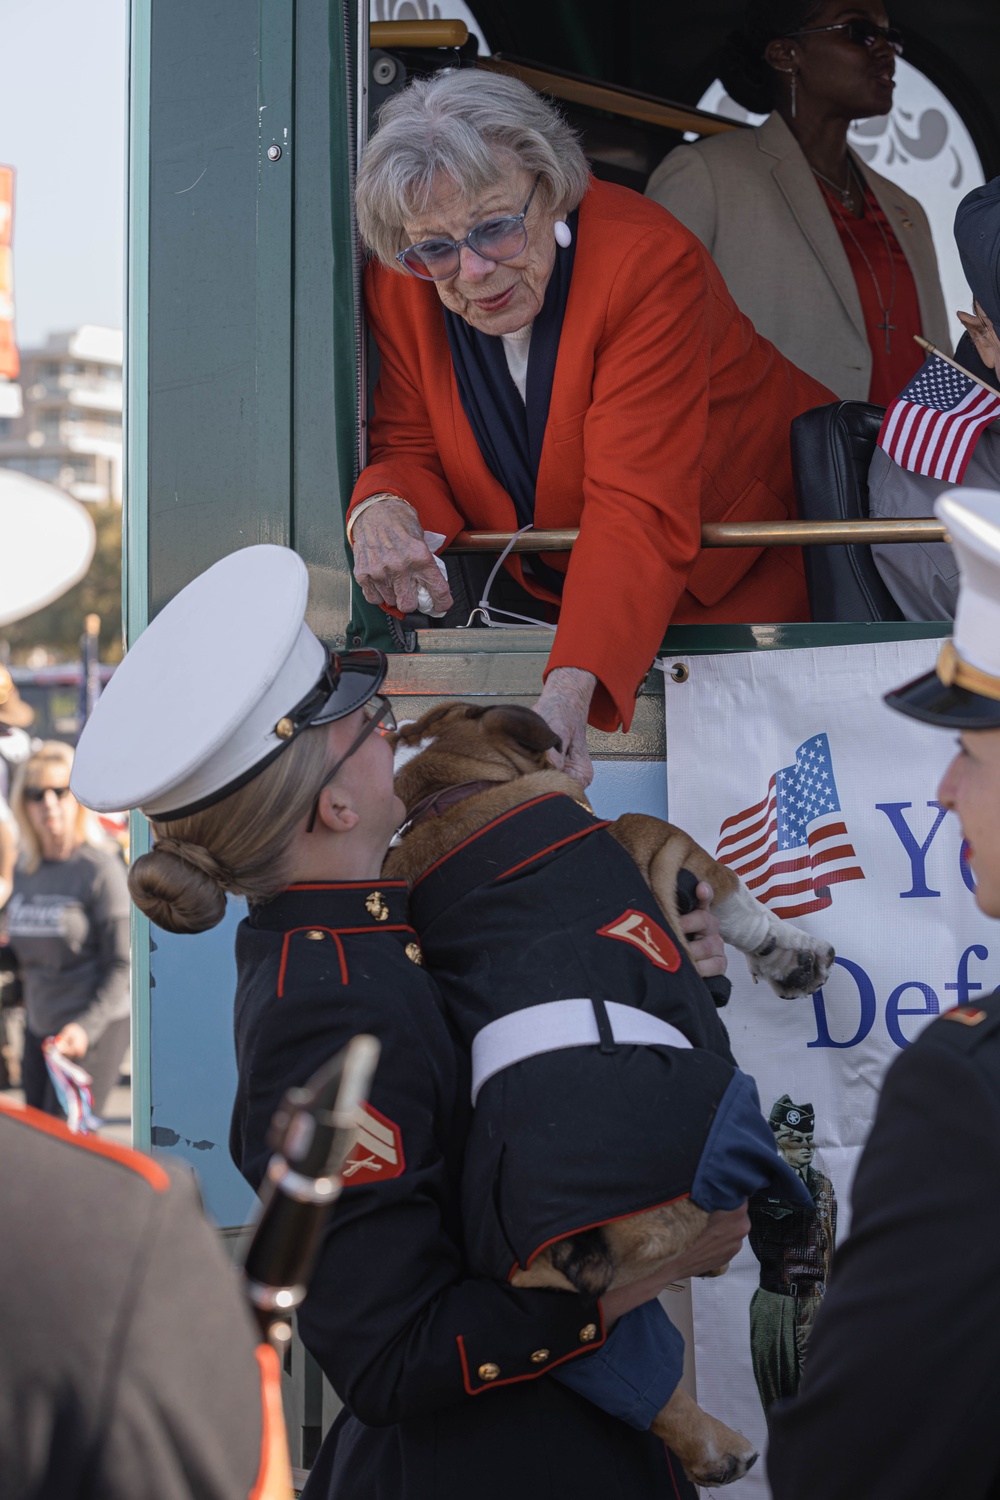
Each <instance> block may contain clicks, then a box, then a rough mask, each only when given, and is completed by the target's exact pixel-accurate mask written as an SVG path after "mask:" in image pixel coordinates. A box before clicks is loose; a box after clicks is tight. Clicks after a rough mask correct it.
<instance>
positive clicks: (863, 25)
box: [788, 19, 903, 57]
mask: <svg viewBox="0 0 1000 1500" xmlns="http://www.w3.org/2000/svg"><path fill="white" fill-rule="evenodd" d="M821 31H846V32H847V40H848V41H849V42H853V43H854V44H855V46H856V47H868V48H869V49H870V48H872V47H874V45H875V43H876V42H887V43H888V44H889V46H890V47H891V48H892V50H893V52H895V54H896V56H897V57H902V55H903V33H902V32H901V31H900V30H899V28H898V27H897V26H876V25H875V22H874V21H863V20H861V19H858V20H855V21H840V22H838V24H837V25H836V26H811V27H809V29H808V30H807V31H790V32H788V35H789V36H817V35H818V34H819V33H820V32H821Z"/></svg>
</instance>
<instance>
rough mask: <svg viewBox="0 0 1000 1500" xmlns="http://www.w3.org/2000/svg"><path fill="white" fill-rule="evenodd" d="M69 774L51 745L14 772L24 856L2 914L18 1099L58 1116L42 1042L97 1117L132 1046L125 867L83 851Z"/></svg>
mask: <svg viewBox="0 0 1000 1500" xmlns="http://www.w3.org/2000/svg"><path fill="white" fill-rule="evenodd" d="M72 768H73V751H72V749H71V748H70V746H69V745H64V744H60V743H59V742H58V741H49V742H47V743H46V744H44V745H42V747H41V749H40V750H37V751H36V752H35V754H34V755H32V757H31V758H30V760H28V761H26V762H25V764H24V765H23V766H21V767H20V768H19V774H18V776H17V780H16V782H15V785H14V792H13V796H12V798H11V806H12V808H13V811H14V814H15V816H16V817H17V821H18V825H19V827H20V832H21V840H22V855H21V860H20V862H19V864H18V867H17V869H16V871H15V874H14V893H13V895H12V896H11V898H10V902H9V903H8V906H7V909H6V912H5V914H4V915H5V918H6V926H7V934H8V939H9V942H10V945H11V947H12V948H13V949H14V952H15V953H16V954H17V957H18V960H19V963H20V967H21V976H22V985H23V989H24V1004H25V1031H24V1064H23V1070H24V1077H23V1082H24V1093H25V1098H26V1100H27V1102H28V1104H32V1105H34V1106H35V1108H36V1109H43V1110H46V1111H47V1112H48V1113H49V1114H54V1115H61V1114H62V1111H61V1109H60V1107H59V1104H58V1101H57V1099H56V1095H55V1090H54V1089H53V1087H52V1085H51V1083H50V1081H49V1077H48V1072H47V1070H46V1067H45V1059H44V1056H43V1054H42V1043H43V1041H44V1040H45V1038H46V1037H50V1036H54V1037H55V1039H56V1045H57V1046H58V1048H59V1050H60V1051H61V1052H62V1053H63V1054H64V1055H65V1056H66V1057H71V1058H74V1059H75V1060H77V1061H78V1062H80V1063H81V1064H82V1066H83V1067H85V1068H86V1069H87V1071H88V1073H89V1074H90V1076H91V1078H92V1080H93V1096H94V1109H95V1110H96V1112H97V1113H98V1114H100V1112H101V1110H102V1109H103V1107H104V1102H105V1099H106V1098H107V1095H108V1091H109V1090H110V1088H111V1086H112V1084H113V1083H114V1082H115V1080H116V1078H117V1076H118V1069H119V1067H120V1065H121V1060H122V1057H123V1055H124V1053H125V1049H126V1047H127V1046H128V1036H129V898H128V886H127V883H126V875H125V866H124V863H123V861H122V858H121V856H120V854H119V853H118V851H117V850H116V849H114V848H113V847H110V846H109V847H97V846H96V845H95V844H94V843H92V842H90V839H91V833H90V828H91V823H92V820H91V816H90V815H89V814H88V813H87V811H86V809H85V808H83V807H81V806H80V804H79V803H78V802H77V800H76V798H75V797H74V796H73V794H72V792H71V791H70V789H69V777H70V771H71V770H72Z"/></svg>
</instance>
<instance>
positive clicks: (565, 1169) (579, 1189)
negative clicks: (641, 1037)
mask: <svg viewBox="0 0 1000 1500" xmlns="http://www.w3.org/2000/svg"><path fill="white" fill-rule="evenodd" d="M411 907H412V913H413V920H414V924H415V925H416V927H417V929H418V931H419V933H420V940H421V943H422V945H423V948H424V952H425V954H426V957H427V963H428V965H429V966H430V969H431V971H432V973H433V974H434V976H435V979H436V980H437V982H438V985H439V987H440V989H441V994H442V997H443V999H444V1003H445V1006H446V1009H447V1011H448V1015H449V1017H450V1019H451V1020H452V1022H453V1023H454V1025H455V1027H456V1029H457V1030H458V1032H459V1034H460V1036H461V1039H462V1042H463V1043H464V1044H465V1046H467V1047H469V1046H471V1045H472V1042H473V1040H474V1038H475V1036H476V1034H477V1032H478V1031H479V1030H480V1029H481V1028H482V1027H483V1026H484V1025H486V1024H488V1023H489V1022H491V1021H494V1020H496V1019H497V1018H498V1017H501V1016H505V1015H507V1014H509V1013H512V1012H517V1011H522V1010H526V1009H527V1008H529V1007H531V1006H534V1005H539V1004H544V1003H547V1002H550V1001H557V1000H567V999H579V998H586V999H590V1000H592V1001H594V1002H596V1003H597V1005H598V1010H600V1005H601V1003H602V1002H603V1003H607V1002H614V1003H617V1004H625V1005H630V1006H634V1007H635V1008H636V1009H638V1010H641V1011H646V1012H648V1013H650V1014H652V1015H655V1016H657V1017H659V1018H660V1019H661V1020H663V1021H666V1022H669V1023H670V1024H671V1025H673V1026H674V1027H676V1028H677V1030H679V1031H680V1032H682V1033H683V1034H684V1036H685V1037H686V1038H687V1040H688V1041H689V1042H690V1043H691V1044H692V1045H691V1047H690V1048H689V1049H682V1048H679V1047H676V1046H669V1045H668V1046H662V1047H661V1046H631V1045H625V1046H618V1045H615V1044H614V1042H613V1041H611V1040H610V1039H609V1040H608V1042H607V1044H606V1045H604V1046H600V1047H599V1046H571V1047H566V1048H562V1049H560V1050H557V1051H552V1052H546V1053H543V1054H541V1055H539V1056H536V1057H531V1058H527V1059H525V1060H523V1061H521V1062H518V1063H516V1064H515V1065H513V1066H511V1067H508V1068H506V1069H505V1070H504V1071H503V1072H500V1073H497V1074H495V1075H494V1076H493V1077H491V1078H488V1079H487V1081H486V1082H485V1083H484V1085H483V1087H482V1089H481V1091H480V1093H479V1097H478V1099H477V1102H476V1109H475V1115H474V1120H473V1125H472V1134H471V1138H470V1142H469V1148H468V1152H467V1162H466V1175H465V1185H464V1199H465V1223H466V1231H467V1236H468V1247H469V1253H470V1256H471V1259H472V1264H473V1266H474V1267H475V1268H476V1269H477V1270H481V1271H483V1272H485V1273H487V1274H490V1275H493V1276H500V1277H503V1276H507V1275H508V1274H509V1273H510V1272H511V1270H512V1269H513V1268H514V1267H515V1266H516V1265H517V1264H520V1265H522V1266H526V1265H527V1264H528V1263H529V1261H530V1259H531V1258H532V1256H533V1255H534V1254H536V1253H537V1252H538V1251H539V1250H540V1249H541V1248H542V1247H544V1246H545V1245H546V1244H548V1243H549V1242H550V1241H551V1240H553V1239H557V1238H560V1237H561V1236H563V1235H566V1234H570V1233H572V1232H573V1231H575V1230H579V1229H583V1228H587V1227H589V1226H591V1225H594V1224H601V1223H605V1222H607V1221H609V1220H613V1219H616V1218H621V1217H623V1216H626V1215H630V1214H634V1213H638V1212H640V1211H641V1210H644V1209H649V1208H653V1207H655V1206H657V1205H659V1204H663V1203H668V1202H671V1201H673V1200H674V1199H676V1198H679V1197H682V1196H684V1195H685V1194H687V1193H688V1192H689V1190H690V1188H691V1185H692V1182H693V1180H694V1177H695V1173H696V1171H697V1168H698V1163H699V1161H700V1159H701V1156H702V1152H703V1149H704V1147H705V1143H706V1140H707V1137H708V1132H709V1129H710V1127H711V1125H712V1121H713V1120H714V1118H715V1114H716V1110H717V1108H718V1106H719V1103H720V1101H721V1099H722V1097H723V1095H724V1094H725V1092H726V1089H727V1088H728V1087H729V1085H730V1083H731V1082H732V1080H733V1077H734V1074H735V1073H736V1066H735V1063H734V1061H733V1057H732V1053H731V1052H730V1050H729V1039H728V1036H727V1035H726V1030H725V1027H724V1026H723V1025H722V1022H721V1021H720V1020H719V1017H718V1013H717V1011H716V1009H715V1006H714V1004H713V1002H712V1000H711V997H710V995H709V992H708V990H707V989H706V988H705V985H704V984H703V982H702V980H701V979H700V977H699V976H698V973H697V971H696V970H695V969H694V967H693V965H692V964H691V963H690V961H689V960H688V958H687V957H686V955H685V954H684V953H683V951H682V950H681V949H680V948H679V947H678V946H677V945H676V944H675V942H674V940H673V936H672V934H671V933H670V932H669V929H668V928H667V925H666V918H665V917H664V915H663V912H662V911H661V910H660V907H659V905H658V904H657V901H656V898H655V897H654V895H653V893H652V891H651V890H650V889H649V886H648V885H647V884H646V882H645V880H644V879H643V877H642V874H641V873H640V871H639V869H638V868H637V866H636V864H635V861H634V860H633V859H632V858H631V856H630V855H628V854H627V853H626V852H625V850H624V849H623V848H622V846H621V845H620V844H619V843H618V842H617V840H616V839H615V838H614V837H613V836H612V835H611V834H610V833H608V832H607V829H606V825H605V824H603V823H601V822H599V821H598V820H596V819H595V818H594V816H593V814H592V813H590V812H589V811H588V810H587V809H586V808H585V807H583V806H581V804H579V803H578V802H575V801H574V800H573V799H572V798H570V797H566V796H562V795H560V794H554V795H549V796H546V797H541V798H538V799H535V800H534V801H532V802H529V803H525V804H523V805H522V806H520V807H518V808H515V809H514V810H513V811H512V812H509V813H506V814H503V815H502V816H501V817H499V818H496V819H495V820H494V821H493V822H491V823H489V824H487V825H486V827H485V828H483V829H481V830H480V831H479V832H478V833H475V834H473V835H472V836H471V837H470V838H468V839H466V840H465V841H464V842H463V843H462V844H460V845H459V846H458V847H457V848H456V849H455V850H454V851H453V852H452V853H450V854H448V855H445V856H444V857H443V858H442V859H441V860H439V861H438V862H437V863H436V864H435V865H433V866H432V867H431V868H430V869H429V870H428V871H426V872H425V873H424V874H423V875H422V876H420V877H419V879H418V880H417V881H415V882H414V887H413V892H412V896H411ZM606 1014H607V1013H606V1012H604V1015H605V1016H606ZM768 1140H769V1141H770V1137H768Z"/></svg>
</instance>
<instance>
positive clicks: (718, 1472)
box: [684, 1432, 760, 1489]
mask: <svg viewBox="0 0 1000 1500" xmlns="http://www.w3.org/2000/svg"><path fill="white" fill-rule="evenodd" d="M733 1437H734V1438H736V1440H737V1442H738V1443H739V1445H740V1446H739V1451H737V1452H732V1453H725V1454H721V1455H719V1456H718V1457H713V1458H712V1459H709V1460H707V1461H706V1462H705V1463H704V1464H695V1465H692V1466H691V1467H690V1468H688V1466H687V1465H685V1467H684V1472H685V1474H686V1475H687V1477H688V1478H689V1479H690V1481H691V1483H692V1484H700V1485H703V1486H704V1487H705V1488H706V1489H709V1488H710V1489H715V1488H716V1487H717V1486H718V1485H722V1484H735V1482H736V1480H737V1479H742V1478H743V1476H744V1474H748V1473H749V1472H750V1470H751V1469H752V1468H753V1466H754V1464H755V1463H756V1462H757V1460H758V1458H759V1457H760V1454H759V1453H758V1452H757V1449H756V1448H755V1447H754V1446H753V1444H752V1443H749V1442H747V1440H746V1438H745V1437H743V1436H742V1435H741V1434H740V1433H738V1432H734V1433H733Z"/></svg>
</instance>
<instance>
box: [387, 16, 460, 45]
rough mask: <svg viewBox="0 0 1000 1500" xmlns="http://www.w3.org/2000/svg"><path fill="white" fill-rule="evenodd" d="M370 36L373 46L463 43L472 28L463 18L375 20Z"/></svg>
mask: <svg viewBox="0 0 1000 1500" xmlns="http://www.w3.org/2000/svg"><path fill="white" fill-rule="evenodd" d="M368 36H369V40H370V42H371V45H372V46H373V47H464V46H465V44H466V42H467V41H468V40H469V28H468V26H466V24H465V22H464V21H448V20H445V21H373V22H372V23H371V25H370V26H369V28H368Z"/></svg>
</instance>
